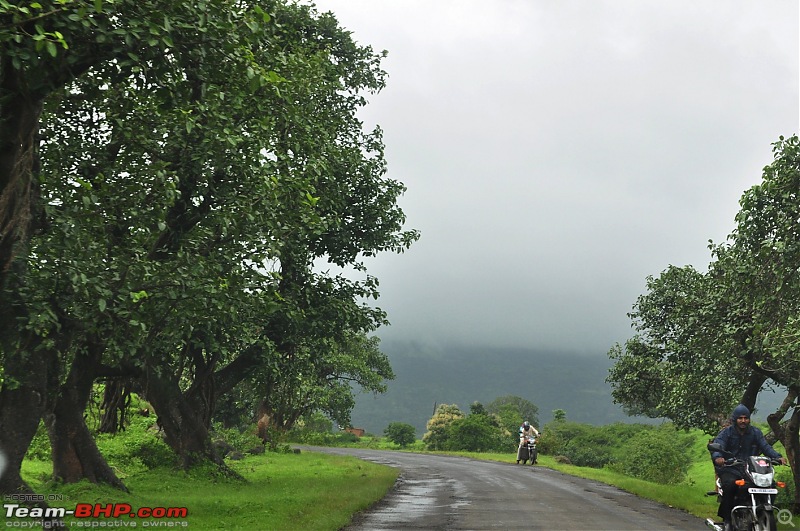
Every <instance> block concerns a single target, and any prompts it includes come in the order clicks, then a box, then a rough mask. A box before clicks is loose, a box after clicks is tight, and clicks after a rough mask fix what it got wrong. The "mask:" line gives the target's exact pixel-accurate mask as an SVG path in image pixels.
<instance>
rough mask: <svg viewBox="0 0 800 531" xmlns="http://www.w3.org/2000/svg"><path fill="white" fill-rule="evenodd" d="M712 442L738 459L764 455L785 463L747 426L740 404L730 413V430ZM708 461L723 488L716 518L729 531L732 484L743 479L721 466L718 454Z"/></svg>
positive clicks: (747, 414) (733, 469) (746, 413)
mask: <svg viewBox="0 0 800 531" xmlns="http://www.w3.org/2000/svg"><path fill="white" fill-rule="evenodd" d="M714 442H715V443H717V444H719V445H720V446H722V448H723V449H724V450H725V451H727V452H730V453H732V454H733V455H734V456H736V458H737V459H741V460H746V459H747V458H749V457H750V456H754V455H761V454H764V455H766V456H767V457H771V458H772V459H779V460H780V462H781V464H784V465H785V464H786V459H784V458H783V456H781V454H779V453H778V452H776V451H775V450H774V449H773V448H772V446H770V445H769V443H768V442H767V440H766V439H765V438H764V434H763V433H762V432H761V430H760V429H758V428H756V427H755V426H751V425H750V410H749V409H747V407H746V406H744V405H743V404H739V405H738V406H736V407H735V408H734V409H733V413H731V424H730V426H728V427H726V428H723V429H722V431H720V432H719V434H717V437H716V438H715V439H714ZM711 459H713V461H714V470H715V471H716V473H717V476H718V477H719V480H720V485H721V487H722V500H721V502H720V504H719V509H718V510H717V515H718V516H719V517H720V518H722V520H723V521H724V523H725V529H726V530H727V529H730V519H731V510H733V507H734V503H735V498H736V488H737V487H736V483H735V482H736V480H737V479H740V478H741V477H742V472H741V471H740V470H738V469H737V468H736V467H726V466H724V465H725V458H724V457H723V456H722V454H721V453H720V452H712V453H711Z"/></svg>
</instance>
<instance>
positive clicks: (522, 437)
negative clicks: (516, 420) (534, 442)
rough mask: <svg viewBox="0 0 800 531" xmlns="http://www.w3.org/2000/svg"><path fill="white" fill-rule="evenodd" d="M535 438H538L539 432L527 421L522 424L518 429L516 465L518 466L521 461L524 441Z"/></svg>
mask: <svg viewBox="0 0 800 531" xmlns="http://www.w3.org/2000/svg"><path fill="white" fill-rule="evenodd" d="M531 437H533V438H536V437H539V430H537V429H536V428H534V427H533V425H532V424H531V423H530V422H528V421H527V420H526V421H525V422H523V423H522V425H521V426H520V427H519V447H518V448H517V464H519V462H520V460H522V457H523V455H522V447H523V445H524V444H525V442H526V440H527V439H529V438H531Z"/></svg>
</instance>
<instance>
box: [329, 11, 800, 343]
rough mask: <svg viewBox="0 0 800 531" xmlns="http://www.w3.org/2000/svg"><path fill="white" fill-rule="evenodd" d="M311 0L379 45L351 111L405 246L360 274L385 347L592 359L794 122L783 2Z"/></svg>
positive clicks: (794, 81)
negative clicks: (398, 185)
mask: <svg viewBox="0 0 800 531" xmlns="http://www.w3.org/2000/svg"><path fill="white" fill-rule="evenodd" d="M315 4H316V5H317V7H318V9H319V10H320V11H332V12H334V13H335V14H336V16H337V18H338V20H339V21H340V24H341V25H342V26H343V27H345V28H346V29H348V30H351V31H352V32H353V36H354V38H355V40H356V41H357V42H359V43H360V44H365V45H370V46H372V47H373V48H374V49H375V50H378V51H379V50H384V49H385V50H388V52H389V55H388V57H387V59H386V60H385V61H384V63H383V67H384V69H385V70H386V71H387V72H388V73H389V80H388V86H387V88H386V89H385V90H384V91H382V92H381V93H380V94H378V95H376V96H373V97H371V98H370V104H369V105H368V106H367V108H366V109H365V110H364V112H363V113H362V118H363V119H364V121H365V124H366V125H367V126H368V127H372V126H373V125H375V124H379V125H380V126H381V127H382V128H383V130H384V141H385V144H386V158H387V161H388V166H389V173H388V177H390V178H393V179H396V180H399V181H401V182H403V183H404V184H405V185H406V186H407V187H408V191H407V192H406V194H405V195H404V196H403V198H402V199H401V201H400V204H401V206H402V208H403V209H404V211H405V213H406V215H407V217H408V222H407V228H415V229H419V230H420V231H421V233H422V237H421V239H420V240H419V241H418V242H417V243H416V244H415V245H414V246H413V247H412V248H411V249H410V250H409V251H407V252H406V253H404V254H402V255H383V256H380V257H379V258H377V259H375V260H373V261H370V262H367V266H368V268H369V271H370V273H371V274H374V275H375V276H377V277H378V278H379V279H380V291H381V298H380V300H379V302H378V305H379V306H380V307H381V308H383V309H384V310H386V311H387V312H388V314H389V319H390V321H391V322H392V326H391V327H389V328H386V329H381V331H380V332H379V335H380V336H381V337H382V338H384V339H385V340H388V339H401V340H403V339H408V340H415V341H423V342H432V343H438V344H447V343H456V344H459V343H464V344H471V345H502V346H526V347H531V348H537V349H538V348H544V349H557V350H561V351H576V352H582V353H597V354H600V355H605V353H606V352H607V351H608V349H609V348H610V347H611V346H612V345H613V344H614V343H616V342H624V341H625V340H626V339H627V338H628V337H630V336H631V328H630V320H629V319H628V317H627V313H628V312H629V311H630V310H631V307H632V305H633V303H634V302H635V300H636V297H637V296H638V295H640V294H642V293H643V292H644V289H645V279H646V277H647V276H648V275H653V276H657V275H658V274H659V273H660V272H661V271H663V270H664V269H665V268H666V267H667V266H669V265H670V264H673V265H678V266H683V265H687V264H690V265H693V266H695V267H696V268H697V269H699V270H701V271H705V270H706V267H707V265H708V262H709V259H710V254H709V251H708V248H707V244H708V240H709V239H711V240H714V241H715V242H721V241H723V240H724V239H725V238H726V236H727V235H728V234H729V233H730V232H731V230H732V229H733V228H734V219H733V218H734V216H735V214H736V213H737V212H738V210H739V205H738V201H739V198H740V197H741V195H742V192H743V191H744V190H746V189H748V188H749V187H751V186H753V185H754V184H757V183H759V182H760V180H761V173H762V169H763V167H764V166H765V165H767V164H769V163H770V161H771V160H772V146H771V144H772V143H773V142H775V141H776V140H777V139H778V137H779V136H780V135H784V136H789V135H792V134H795V133H797V131H798V123H799V122H800V105H799V103H798V101H799V100H800V90H799V89H798V85H799V82H800V70H799V68H798V64H799V63H800V59H799V56H800V53H798V50H799V49H800V43H799V42H798V34H800V30H799V28H800V14H799V13H798V1H797V0H768V1H765V0H746V1H742V0H677V1H676V0H658V1H655V0H653V1H647V0H607V1H601V0H547V1H544V0H482V1H473V0H318V1H316V2H315Z"/></svg>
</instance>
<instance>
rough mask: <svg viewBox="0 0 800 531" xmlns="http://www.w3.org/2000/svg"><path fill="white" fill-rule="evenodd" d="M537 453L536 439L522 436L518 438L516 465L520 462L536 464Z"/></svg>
mask: <svg viewBox="0 0 800 531" xmlns="http://www.w3.org/2000/svg"><path fill="white" fill-rule="evenodd" d="M538 455H539V452H538V451H537V450H536V437H526V436H522V437H520V438H519V448H518V449H517V464H519V462H520V461H522V464H523V465H524V464H526V463H527V462H528V461H530V462H531V464H534V463H536V458H537V457H538Z"/></svg>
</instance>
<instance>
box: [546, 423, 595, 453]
mask: <svg viewBox="0 0 800 531" xmlns="http://www.w3.org/2000/svg"><path fill="white" fill-rule="evenodd" d="M590 429H592V426H590V425H588V424H579V423H577V422H568V421H557V422H550V423H548V424H546V425H545V426H544V428H542V430H541V432H542V435H541V437H539V441H538V443H537V445H536V447H537V448H538V449H539V452H540V453H542V454H546V455H566V454H565V453H564V450H565V449H566V447H567V444H568V443H569V442H570V441H571V440H572V439H574V438H575V437H577V436H579V435H581V434H584V433H587V432H588V431H589V430H590Z"/></svg>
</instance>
